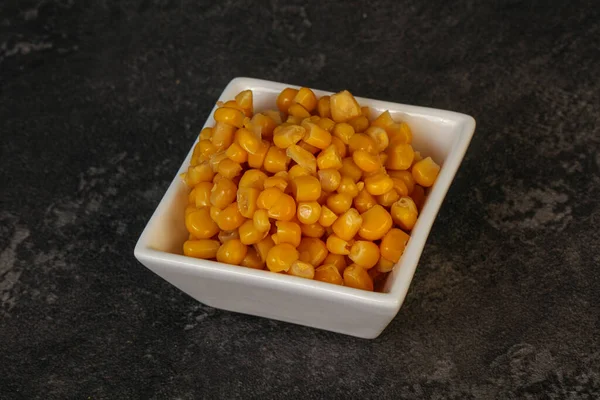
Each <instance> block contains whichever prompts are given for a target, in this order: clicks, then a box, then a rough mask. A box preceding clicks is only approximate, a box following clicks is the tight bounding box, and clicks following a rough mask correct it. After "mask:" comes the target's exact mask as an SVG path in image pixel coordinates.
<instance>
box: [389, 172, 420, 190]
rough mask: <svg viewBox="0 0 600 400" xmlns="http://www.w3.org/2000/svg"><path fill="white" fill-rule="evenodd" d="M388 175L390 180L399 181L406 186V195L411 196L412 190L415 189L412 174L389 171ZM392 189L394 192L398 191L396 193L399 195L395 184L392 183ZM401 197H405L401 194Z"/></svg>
mask: <svg viewBox="0 0 600 400" xmlns="http://www.w3.org/2000/svg"><path fill="white" fill-rule="evenodd" d="M388 175H389V176H390V177H391V178H392V179H401V180H402V181H403V182H404V184H405V185H406V189H407V194H406V195H409V196H410V195H411V194H412V192H413V190H414V189H415V178H413V176H412V172H410V171H389V172H388ZM394 188H395V189H396V190H398V193H400V190H399V189H397V188H396V183H395V181H394ZM400 194H401V195H402V196H406V195H404V194H402V193H400Z"/></svg>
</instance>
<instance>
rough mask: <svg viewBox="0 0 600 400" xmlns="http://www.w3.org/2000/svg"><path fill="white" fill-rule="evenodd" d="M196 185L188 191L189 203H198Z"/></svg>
mask: <svg viewBox="0 0 600 400" xmlns="http://www.w3.org/2000/svg"><path fill="white" fill-rule="evenodd" d="M196 186H197V185H196ZM196 186H194V187H193V188H192V190H191V191H190V192H189V193H188V205H194V204H196V190H197V189H196Z"/></svg>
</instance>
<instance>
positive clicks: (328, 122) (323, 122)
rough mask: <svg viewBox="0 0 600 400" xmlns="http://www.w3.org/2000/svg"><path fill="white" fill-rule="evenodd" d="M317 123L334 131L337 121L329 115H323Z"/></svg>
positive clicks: (327, 129) (328, 130) (329, 130)
mask: <svg viewBox="0 0 600 400" xmlns="http://www.w3.org/2000/svg"><path fill="white" fill-rule="evenodd" d="M317 125H319V126H320V127H321V128H323V129H325V130H326V131H327V132H329V133H331V132H333V128H334V127H335V121H334V120H332V119H331V118H328V117H323V118H321V119H320V120H318V121H317Z"/></svg>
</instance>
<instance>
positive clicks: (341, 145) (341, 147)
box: [331, 136, 348, 158]
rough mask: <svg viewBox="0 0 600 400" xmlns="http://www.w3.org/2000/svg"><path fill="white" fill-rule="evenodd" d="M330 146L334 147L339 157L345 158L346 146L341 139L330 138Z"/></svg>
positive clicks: (346, 153)
mask: <svg viewBox="0 0 600 400" xmlns="http://www.w3.org/2000/svg"><path fill="white" fill-rule="evenodd" d="M331 144H332V145H334V146H335V149H336V150H337V153H338V154H339V155H340V157H342V158H344V157H346V155H348V148H347V147H346V144H344V142H342V139H340V138H338V137H335V136H332V137H331Z"/></svg>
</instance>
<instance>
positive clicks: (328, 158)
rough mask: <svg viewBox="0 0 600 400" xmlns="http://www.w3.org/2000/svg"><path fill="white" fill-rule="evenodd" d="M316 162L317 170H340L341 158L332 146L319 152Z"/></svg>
mask: <svg viewBox="0 0 600 400" xmlns="http://www.w3.org/2000/svg"><path fill="white" fill-rule="evenodd" d="M316 162H317V166H318V167H319V169H340V168H341V167H342V157H340V155H339V154H338V152H337V149H336V147H335V145H333V144H331V145H329V146H328V147H327V148H326V149H325V150H323V151H321V153H320V154H319V155H318V156H317V160H316Z"/></svg>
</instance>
